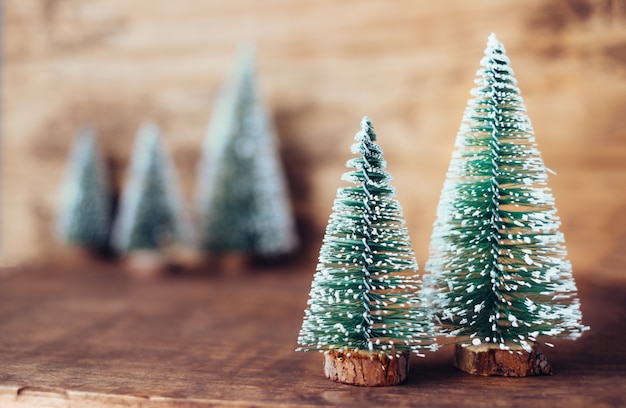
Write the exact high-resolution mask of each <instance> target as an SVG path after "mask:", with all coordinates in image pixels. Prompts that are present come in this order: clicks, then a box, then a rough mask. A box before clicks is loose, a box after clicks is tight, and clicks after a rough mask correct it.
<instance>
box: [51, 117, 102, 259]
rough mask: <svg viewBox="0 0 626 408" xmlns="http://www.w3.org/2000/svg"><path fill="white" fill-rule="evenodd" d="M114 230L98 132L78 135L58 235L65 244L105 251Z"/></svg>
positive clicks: (65, 183) (64, 187)
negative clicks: (99, 148) (98, 142)
mask: <svg viewBox="0 0 626 408" xmlns="http://www.w3.org/2000/svg"><path fill="white" fill-rule="evenodd" d="M110 228H111V194H110V190H109V181H108V179H107V172H106V168H105V165H104V161H103V159H102V157H101V155H100V152H99V150H98V146H97V143H96V134H95V131H94V130H93V129H91V128H84V129H82V130H81V131H80V132H79V133H78V137H77V139H76V142H75V144H74V148H73V150H72V153H71V155H70V156H69V159H68V164H67V168H66V172H65V178H64V180H63V184H62V188H61V195H60V208H59V214H58V219H57V233H58V235H59V237H60V238H61V239H62V240H63V241H65V242H66V243H69V244H72V245H76V246H81V247H85V248H91V249H94V250H103V249H105V248H106V247H107V243H108V239H109V230H110Z"/></svg>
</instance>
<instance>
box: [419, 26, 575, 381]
mask: <svg viewBox="0 0 626 408" xmlns="http://www.w3.org/2000/svg"><path fill="white" fill-rule="evenodd" d="M475 82H476V85H477V87H476V88H475V89H473V90H472V92H471V95H472V98H471V99H470V100H469V102H468V104H467V108H466V110H465V114H464V116H463V121H462V124H461V127H460V129H459V132H458V135H457V139H456V149H457V150H456V151H455V153H454V154H453V156H452V160H451V162H450V166H449V169H448V173H447V179H446V181H445V184H444V187H443V190H442V193H441V197H440V201H439V206H438V209H437V219H436V221H435V224H434V228H433V232H432V239H431V248H430V258H429V261H428V263H427V265H426V271H427V272H429V274H428V275H426V277H425V278H424V281H425V282H424V283H425V287H424V288H425V293H427V294H428V297H429V298H430V300H431V301H432V303H433V306H434V308H435V310H436V311H437V315H438V318H439V319H440V320H441V323H442V326H443V327H442V328H443V330H444V331H445V332H446V333H448V334H450V335H455V336H459V337H458V339H459V342H460V343H462V345H463V346H464V347H467V346H480V345H482V346H483V347H492V348H493V347H497V348H500V349H502V350H523V351H526V352H528V353H530V352H531V351H532V350H533V347H534V343H535V342H537V339H538V337H539V336H549V337H569V338H573V339H575V338H577V337H579V336H580V335H581V333H582V332H583V331H584V330H585V329H586V327H585V326H583V325H582V324H581V318H582V316H581V312H580V308H579V300H578V297H577V289H576V285H575V282H574V280H573V277H572V269H571V265H570V263H569V262H568V260H567V259H566V255H567V254H566V249H565V245H564V237H563V234H562V233H561V232H560V231H559V229H560V220H559V217H558V216H557V214H556V208H555V202H554V198H553V195H552V192H551V190H550V188H549V187H548V184H547V182H548V176H547V169H546V167H545V166H544V162H543V160H542V158H541V155H540V152H539V150H538V148H537V145H536V142H535V137H534V133H533V129H532V127H531V123H530V120H529V118H528V116H527V114H526V108H525V105H524V102H523V99H522V97H521V95H520V91H519V89H518V87H517V82H516V80H515V78H514V76H513V71H512V69H511V68H510V65H509V59H508V57H507V56H506V53H505V49H504V46H503V45H502V44H501V43H500V42H499V41H498V40H497V39H496V37H495V35H493V34H492V35H491V36H490V37H489V40H488V44H487V48H486V50H485V55H484V58H483V59H482V61H481V68H480V69H479V70H478V72H477V78H476V81H475ZM547 344H549V343H547ZM457 351H459V348H458V347H457ZM457 360H458V355H457ZM457 364H459V362H458V361H457ZM504 375H507V374H504Z"/></svg>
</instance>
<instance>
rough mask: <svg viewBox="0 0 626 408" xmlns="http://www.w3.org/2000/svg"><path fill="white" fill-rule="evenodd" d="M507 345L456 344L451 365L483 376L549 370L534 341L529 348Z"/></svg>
mask: <svg viewBox="0 0 626 408" xmlns="http://www.w3.org/2000/svg"><path fill="white" fill-rule="evenodd" d="M509 347H510V350H502V349H501V348H500V347H499V345H496V344H486V343H483V344H479V345H477V346H473V345H472V346H463V345H461V344H457V345H456V354H455V359H454V365H455V366H456V367H458V368H459V369H460V370H463V371H465V372H467V373H470V374H474V375H483V376H490V375H500V376H504V377H526V376H529V375H542V374H552V367H551V366H550V363H548V360H547V359H546V357H545V356H544V354H543V353H542V352H541V351H540V350H539V348H538V346H537V345H536V344H535V345H534V346H533V349H532V351H531V352H528V351H525V350H524V349H523V348H521V347H519V346H516V345H509Z"/></svg>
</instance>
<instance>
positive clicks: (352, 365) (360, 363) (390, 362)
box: [324, 350, 409, 387]
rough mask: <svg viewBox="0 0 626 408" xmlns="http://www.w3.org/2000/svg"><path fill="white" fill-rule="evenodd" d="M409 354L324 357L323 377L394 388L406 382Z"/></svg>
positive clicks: (329, 354) (334, 354) (332, 353)
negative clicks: (392, 386)
mask: <svg viewBox="0 0 626 408" xmlns="http://www.w3.org/2000/svg"><path fill="white" fill-rule="evenodd" d="M408 372H409V352H406V351H405V352H401V353H398V354H397V355H393V356H391V358H390V356H388V355H387V354H384V353H369V352H366V351H358V352H349V353H348V352H341V351H335V350H333V351H327V352H325V353H324V375H326V377H327V378H329V379H331V380H333V381H337V382H341V383H344V384H352V385H362V386H368V387H378V386H385V385H396V384H399V383H401V382H402V381H404V380H406V377H407V374H408Z"/></svg>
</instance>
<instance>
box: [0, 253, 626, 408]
mask: <svg viewBox="0 0 626 408" xmlns="http://www.w3.org/2000/svg"><path fill="white" fill-rule="evenodd" d="M312 271H313V266H309V267H307V268H306V269H296V270H280V269H276V270H273V269H268V270H258V271H254V273H252V271H251V272H249V273H244V274H243V275H239V276H236V277H232V276H230V275H224V276H221V277H220V276H217V275H216V274H210V273H208V272H206V273H205V274H201V275H193V276H191V275H172V276H168V277H166V278H163V279H161V280H156V281H136V280H132V279H129V278H127V277H126V275H125V274H124V273H123V272H122V271H121V270H120V269H118V267H117V266H116V264H106V263H104V264H93V263H89V264H83V265H82V266H80V265H78V264H73V266H71V267H70V266H67V265H65V266H63V267H61V266H59V265H55V264H53V263H48V264H47V265H41V266H38V267H36V268H35V267H33V268H30V269H24V270H21V271H19V272H18V271H14V272H13V273H12V272H11V271H8V270H6V269H5V270H2V272H3V277H2V278H1V280H0V283H1V284H0V333H2V336H0V363H1V364H0V406H2V407H20V408H22V407H35V406H58V407H76V406H80V407H106V406H123V407H204V406H268V407H269V406H272V407H274V406H294V407H295V406H304V407H307V406H342V407H346V406H358V407H366V406H396V407H406V406H416V405H419V406H429V407H458V406H460V405H463V404H465V405H469V404H471V405H472V406H475V407H493V406H501V407H514V406H533V407H537V408H541V407H553V406H555V405H558V406H568V407H590V406H606V407H614V406H623V405H624V404H626V383H625V381H624V376H625V374H626V352H625V350H626V340H625V338H626V337H625V336H624V333H626V319H624V313H623V311H624V310H626V287H624V286H620V285H619V284H613V285H604V284H597V283H593V282H591V281H589V280H584V281H582V282H579V284H580V292H581V301H582V308H583V314H584V317H585V323H586V324H588V325H590V326H591V331H590V332H587V333H585V335H584V336H583V337H582V338H581V339H580V340H579V341H577V342H567V341H561V342H556V347H555V348H554V349H548V350H545V352H546V355H547V357H548V358H549V360H550V362H551V364H552V366H553V369H554V375H552V376H541V377H525V378H505V377H477V376H472V375H468V374H466V373H463V372H462V371H460V370H458V369H456V368H455V367H453V365H452V360H453V353H454V347H453V346H452V345H450V346H449V347H444V348H443V349H442V350H440V351H438V352H436V353H430V354H428V355H427V357H425V358H423V359H417V358H415V357H414V356H413V357H412V360H411V363H410V365H411V367H410V371H409V375H408V377H407V380H406V381H405V382H404V383H403V384H401V385H398V386H394V387H383V388H380V387H377V388H369V387H353V386H348V385H343V384H339V383H335V382H332V381H329V380H328V379H327V378H325V376H324V374H323V369H322V361H323V355H321V354H320V353H297V352H295V351H294V349H295V347H296V344H295V341H296V338H297V334H298V331H299V328H300V325H301V322H302V316H303V311H304V308H305V305H306V299H307V295H308V291H309V288H310V283H311V278H312V275H313V272H312Z"/></svg>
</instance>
